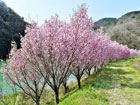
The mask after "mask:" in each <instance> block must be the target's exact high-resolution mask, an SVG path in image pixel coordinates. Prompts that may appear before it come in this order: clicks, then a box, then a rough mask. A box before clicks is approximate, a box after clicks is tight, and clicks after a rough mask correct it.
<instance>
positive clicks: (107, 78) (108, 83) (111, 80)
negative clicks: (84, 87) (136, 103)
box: [92, 68, 140, 90]
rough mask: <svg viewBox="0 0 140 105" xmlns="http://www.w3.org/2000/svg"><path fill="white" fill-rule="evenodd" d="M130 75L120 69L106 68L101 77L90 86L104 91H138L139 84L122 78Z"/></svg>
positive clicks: (127, 78) (131, 79)
mask: <svg viewBox="0 0 140 105" xmlns="http://www.w3.org/2000/svg"><path fill="white" fill-rule="evenodd" d="M132 73H133V72H127V71H124V70H122V69H117V70H114V69H111V68H107V69H106V71H105V73H104V74H103V75H101V76H100V77H99V78H96V79H95V80H94V81H93V83H92V86H93V87H94V88H96V89H106V90H109V89H114V88H126V87H128V88H136V89H140V82H133V78H131V77H125V76H124V75H126V74H132Z"/></svg>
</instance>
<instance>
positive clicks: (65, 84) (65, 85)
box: [63, 82, 69, 93]
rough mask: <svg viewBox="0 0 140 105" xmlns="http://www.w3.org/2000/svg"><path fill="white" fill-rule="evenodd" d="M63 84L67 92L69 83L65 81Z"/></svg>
mask: <svg viewBox="0 0 140 105" xmlns="http://www.w3.org/2000/svg"><path fill="white" fill-rule="evenodd" d="M63 86H64V88H65V93H67V92H68V89H69V88H68V87H67V83H66V82H63Z"/></svg>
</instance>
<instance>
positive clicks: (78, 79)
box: [77, 77, 81, 89]
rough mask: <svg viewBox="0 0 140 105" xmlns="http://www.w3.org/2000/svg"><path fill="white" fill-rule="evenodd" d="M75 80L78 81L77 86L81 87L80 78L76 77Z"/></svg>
mask: <svg viewBox="0 0 140 105" xmlns="http://www.w3.org/2000/svg"><path fill="white" fill-rule="evenodd" d="M77 82H78V88H79V89H80V88H81V82H80V78H79V77H77Z"/></svg>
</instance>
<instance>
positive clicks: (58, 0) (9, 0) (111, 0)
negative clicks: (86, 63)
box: [3, 0, 140, 24]
mask: <svg viewBox="0 0 140 105" xmlns="http://www.w3.org/2000/svg"><path fill="white" fill-rule="evenodd" d="M3 1H4V2H5V3H6V4H7V5H8V6H9V7H11V8H12V9H13V10H14V11H15V12H16V13H18V14H19V15H20V16H22V17H24V19H25V20H26V21H29V20H30V18H31V19H33V20H35V21H37V22H38V23H39V24H42V23H43V22H44V20H45V19H49V18H50V17H51V16H52V15H55V13H57V14H59V17H60V19H61V20H66V21H68V20H69V17H70V16H71V15H72V14H73V11H74V10H77V8H78V6H80V5H81V4H83V3H84V4H86V7H87V8H88V15H89V16H90V17H92V19H93V20H94V21H97V20H99V19H101V18H104V17H115V18H119V17H120V16H122V15H124V14H125V13H127V12H130V11H136V10H140V0H3Z"/></svg>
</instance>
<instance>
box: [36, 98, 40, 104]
mask: <svg viewBox="0 0 140 105" xmlns="http://www.w3.org/2000/svg"><path fill="white" fill-rule="evenodd" d="M36 105H40V97H36Z"/></svg>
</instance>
